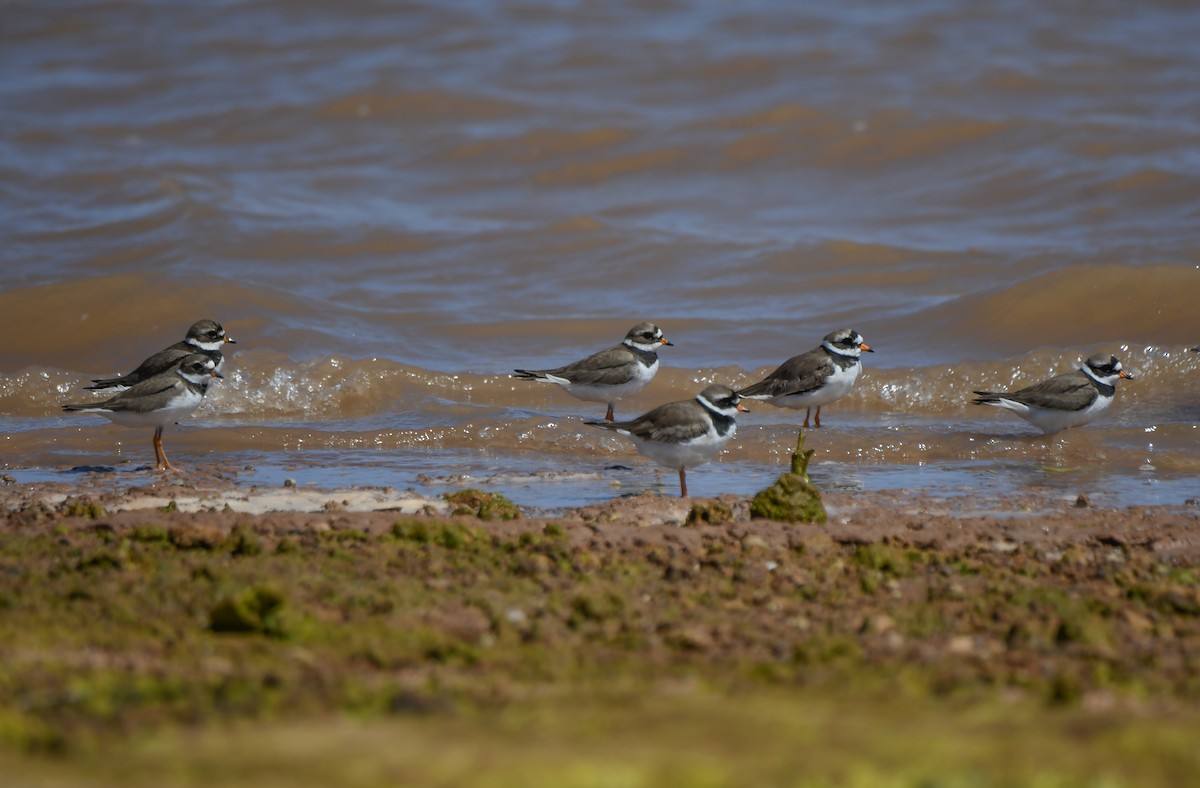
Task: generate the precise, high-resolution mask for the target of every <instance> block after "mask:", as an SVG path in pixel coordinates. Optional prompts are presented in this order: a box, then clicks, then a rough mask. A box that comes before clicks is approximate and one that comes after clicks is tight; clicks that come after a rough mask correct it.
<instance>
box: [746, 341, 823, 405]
mask: <svg viewBox="0 0 1200 788" xmlns="http://www.w3.org/2000/svg"><path fill="white" fill-rule="evenodd" d="M832 374H833V361H831V360H830V358H829V354H828V353H826V352H825V350H824V349H823V348H816V349H814V350H810V351H808V352H807V353H802V354H800V355H799V356H793V357H792V358H789V359H788V360H787V361H785V362H783V363H782V364H780V365H779V368H778V369H776V370H775V371H774V372H772V373H771V374H770V375H767V376H766V377H765V378H763V379H762V380H760V381H759V382H758V383H755V384H754V385H752V386H747V387H746V388H744V389H742V390H741V391H739V392H738V394H741V395H742V396H743V397H750V398H754V399H767V398H770V397H782V396H786V395H788V394H805V393H807V392H810V391H813V390H814V389H818V388H820V387H821V384H822V383H823V382H824V381H825V379H826V378H828V377H829V376H830V375H832Z"/></svg>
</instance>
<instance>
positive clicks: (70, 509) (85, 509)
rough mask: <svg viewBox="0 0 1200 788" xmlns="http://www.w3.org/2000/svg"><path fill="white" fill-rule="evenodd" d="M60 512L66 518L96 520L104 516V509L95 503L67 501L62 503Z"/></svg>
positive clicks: (76, 500) (77, 500) (75, 500)
mask: <svg viewBox="0 0 1200 788" xmlns="http://www.w3.org/2000/svg"><path fill="white" fill-rule="evenodd" d="M60 511H61V512H62V514H63V515H64V516H66V517H86V518H87V519H89V520H96V519H99V518H101V517H103V516H104V507H103V506H101V505H100V504H98V503H96V502H95V501H89V500H86V499H84V500H79V499H74V498H72V499H68V500H66V501H64V502H63V504H62V506H61V507H60Z"/></svg>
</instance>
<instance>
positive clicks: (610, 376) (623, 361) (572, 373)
mask: <svg viewBox="0 0 1200 788" xmlns="http://www.w3.org/2000/svg"><path fill="white" fill-rule="evenodd" d="M637 363H639V362H638V360H637V359H636V358H634V356H633V354H631V353H630V352H629V350H628V348H626V347H625V346H623V345H618V346H617V347H611V348H609V349H608V350H601V351H600V352H599V353H593V354H592V355H590V356H588V357H587V358H585V359H581V360H579V361H576V362H575V363H573V364H567V365H566V366H565V367H559V368H558V369H547V370H541V371H539V372H538V374H540V375H546V374H548V375H554V376H556V377H560V378H564V379H566V380H569V381H571V382H572V383H577V384H579V385H583V386H595V385H606V386H616V385H620V384H621V383H628V382H629V381H630V380H633V370H634V366H633V365H634V364H637Z"/></svg>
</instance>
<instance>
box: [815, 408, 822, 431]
mask: <svg viewBox="0 0 1200 788" xmlns="http://www.w3.org/2000/svg"><path fill="white" fill-rule="evenodd" d="M814 426H816V427H820V426H821V406H820V405H818V406H817V419H816V421H815V422H814Z"/></svg>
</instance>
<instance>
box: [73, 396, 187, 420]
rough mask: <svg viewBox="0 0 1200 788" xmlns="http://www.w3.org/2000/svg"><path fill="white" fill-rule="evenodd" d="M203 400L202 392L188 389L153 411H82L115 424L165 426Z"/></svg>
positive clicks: (95, 409)
mask: <svg viewBox="0 0 1200 788" xmlns="http://www.w3.org/2000/svg"><path fill="white" fill-rule="evenodd" d="M203 401H204V396H203V395H202V394H199V393H197V392H194V391H191V390H190V389H188V390H185V392H184V393H183V394H181V395H180V396H178V397H176V398H175V399H174V400H172V401H171V402H170V404H169V405H168V406H167V407H165V408H159V409H158V410H156V411H153V412H151V413H134V412H132V411H127V410H121V411H110V410H104V409H102V408H92V409H89V410H85V411H81V412H83V413H99V414H100V415H101V416H103V417H105V418H106V419H108V420H109V421H111V422H112V423H113V424H120V425H121V426H122V427H165V426H167V425H168V424H173V423H175V422H176V421H179V420H180V419H182V418H186V417H187V416H190V415H191V413H192V411H194V410H195V409H196V408H198V407H200V403H201V402H203Z"/></svg>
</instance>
